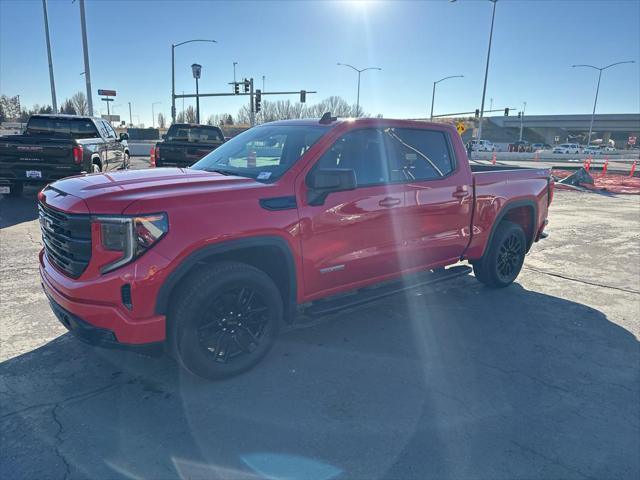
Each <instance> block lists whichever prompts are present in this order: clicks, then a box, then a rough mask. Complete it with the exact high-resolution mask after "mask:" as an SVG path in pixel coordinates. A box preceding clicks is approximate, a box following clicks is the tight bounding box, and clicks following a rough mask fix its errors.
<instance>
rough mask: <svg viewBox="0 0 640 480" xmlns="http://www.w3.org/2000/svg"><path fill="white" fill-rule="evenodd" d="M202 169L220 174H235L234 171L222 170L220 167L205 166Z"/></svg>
mask: <svg viewBox="0 0 640 480" xmlns="http://www.w3.org/2000/svg"><path fill="white" fill-rule="evenodd" d="M203 170H204V171H205V172H213V173H219V174H220V175H237V174H236V173H233V172H230V171H229V170H222V169H220V168H205V169H203Z"/></svg>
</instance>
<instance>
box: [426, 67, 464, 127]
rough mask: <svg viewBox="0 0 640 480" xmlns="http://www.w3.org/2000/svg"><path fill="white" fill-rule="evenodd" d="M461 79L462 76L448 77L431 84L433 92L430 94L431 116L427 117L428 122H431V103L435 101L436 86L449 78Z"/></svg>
mask: <svg viewBox="0 0 640 480" xmlns="http://www.w3.org/2000/svg"><path fill="white" fill-rule="evenodd" d="M463 77H464V75H451V76H450V77H444V78H441V79H440V80H438V81H436V82H433V92H432V93H431V116H430V117H429V120H433V102H434V101H435V98H436V85H437V84H439V83H440V82H444V81H445V80H448V79H450V78H463Z"/></svg>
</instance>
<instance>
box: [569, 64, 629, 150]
mask: <svg viewBox="0 0 640 480" xmlns="http://www.w3.org/2000/svg"><path fill="white" fill-rule="evenodd" d="M623 63H636V62H635V61H634V60H625V61H624V62H616V63H612V64H611V65H607V66H606V67H594V66H593V65H571V66H572V67H573V68H575V67H587V68H593V69H594V70H598V86H597V87H596V98H595V100H594V101H593V112H592V113H591V123H590V124H589V138H588V139H587V146H589V145H591V133H592V132H593V119H594V117H595V116H596V105H597V104H598V92H600V79H601V78H602V71H603V70H606V69H607V68H611V67H614V66H616V65H621V64H623Z"/></svg>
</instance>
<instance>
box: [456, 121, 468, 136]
mask: <svg viewBox="0 0 640 480" xmlns="http://www.w3.org/2000/svg"><path fill="white" fill-rule="evenodd" d="M466 129H467V128H466V127H465V126H464V123H462V122H458V123H456V130H458V134H460V135H462V134H463V133H464V131H465V130H466Z"/></svg>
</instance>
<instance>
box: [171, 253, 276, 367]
mask: <svg viewBox="0 0 640 480" xmlns="http://www.w3.org/2000/svg"><path fill="white" fill-rule="evenodd" d="M177 296H178V299H177V301H176V302H175V306H174V307H173V308H172V310H171V311H170V313H169V326H168V328H167V330H168V346H169V349H170V353H171V354H172V356H173V357H174V358H175V359H176V360H177V361H178V363H179V364H180V365H181V366H182V367H184V368H185V369H187V370H189V371H190V372H191V373H193V374H195V375H198V376H200V377H204V378H208V379H220V378H224V377H230V376H233V375H237V374H239V373H242V372H244V371H246V370H248V369H250V368H251V367H253V366H254V365H256V364H257V363H258V362H259V361H260V360H261V359H262V358H263V357H264V356H265V355H266V354H267V352H268V351H269V349H270V348H271V346H272V345H273V343H274V341H275V338H276V336H277V334H278V331H279V326H280V322H281V320H282V316H283V313H282V312H283V307H282V298H281V296H280V292H279V290H278V288H277V287H276V285H275V284H274V283H273V280H271V278H270V277H269V276H268V275H267V274H266V273H264V272H262V271H261V270H258V269H257V268H254V267H252V266H251V265H246V264H243V263H238V262H229V261H224V262H220V263H217V264H214V265H211V266H206V267H203V269H201V270H199V271H198V272H196V273H195V274H194V275H193V276H191V278H190V279H189V280H188V282H187V283H185V284H184V285H182V286H181V287H180V291H178V292H177Z"/></svg>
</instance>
